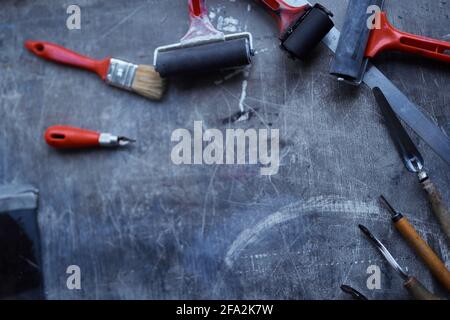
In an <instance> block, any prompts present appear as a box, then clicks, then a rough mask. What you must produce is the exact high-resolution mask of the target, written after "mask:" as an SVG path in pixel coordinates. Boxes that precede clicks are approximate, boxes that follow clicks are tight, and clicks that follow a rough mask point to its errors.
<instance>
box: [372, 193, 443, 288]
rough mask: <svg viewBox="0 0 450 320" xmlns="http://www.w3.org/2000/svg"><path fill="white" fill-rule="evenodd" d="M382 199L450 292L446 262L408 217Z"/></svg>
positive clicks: (404, 236) (416, 250)
mask: <svg viewBox="0 0 450 320" xmlns="http://www.w3.org/2000/svg"><path fill="white" fill-rule="evenodd" d="M380 200H381V202H382V203H383V204H384V205H385V206H386V208H387V209H388V210H389V211H390V213H391V217H392V222H393V223H394V225H395V228H396V229H397V230H398V231H399V232H400V234H401V235H402V236H403V238H405V240H406V241H407V242H408V244H409V245H410V246H411V247H412V248H413V249H414V251H415V252H416V253H417V255H419V256H420V258H421V259H422V260H423V262H424V263H425V264H426V265H427V267H428V269H430V271H431V273H432V274H433V275H434V276H435V277H436V279H438V280H439V282H440V283H441V284H442V285H443V286H444V287H445V288H446V289H447V291H449V292H450V271H448V269H447V268H446V266H445V264H444V262H442V260H441V259H440V258H439V257H438V256H437V255H436V253H435V252H434V251H433V249H431V248H430V246H429V245H428V243H426V242H425V240H423V239H422V237H421V236H420V235H419V234H418V233H417V231H416V229H415V228H414V227H413V226H412V225H411V224H410V223H409V221H408V219H406V218H405V217H404V216H403V215H402V214H401V213H400V212H398V211H396V210H395V209H394V208H393V207H392V206H391V205H390V203H389V202H388V201H387V200H386V199H385V198H384V197H383V196H381V197H380Z"/></svg>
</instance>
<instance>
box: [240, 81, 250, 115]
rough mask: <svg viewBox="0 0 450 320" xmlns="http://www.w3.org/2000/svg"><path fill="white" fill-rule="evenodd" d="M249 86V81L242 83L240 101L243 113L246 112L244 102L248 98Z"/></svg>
mask: <svg viewBox="0 0 450 320" xmlns="http://www.w3.org/2000/svg"><path fill="white" fill-rule="evenodd" d="M247 85H248V81H247V80H244V81H242V92H241V98H240V99H239V110H241V112H244V101H245V97H246V96H247Z"/></svg>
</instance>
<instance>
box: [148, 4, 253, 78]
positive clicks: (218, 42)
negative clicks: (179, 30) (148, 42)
mask: <svg viewBox="0 0 450 320" xmlns="http://www.w3.org/2000/svg"><path fill="white" fill-rule="evenodd" d="M188 4H189V18H190V26H189V30H188V32H187V33H186V35H185V36H184V37H183V38H182V39H181V40H180V43H177V44H172V45H168V46H162V47H158V48H157V49H156V50H155V52H154V58H153V59H154V61H153V62H154V66H155V68H156V70H157V71H158V72H159V74H160V75H161V76H162V77H163V78H168V77H173V76H179V75H186V74H195V73H205V72H213V71H218V70H221V69H231V68H238V67H243V66H246V65H249V64H250V63H251V57H252V56H253V55H254V50H253V39H252V35H251V34H250V33H249V32H243V33H236V34H226V35H225V34H224V33H223V32H221V31H219V30H217V29H216V28H214V26H213V25H212V24H211V21H210V20H209V18H208V12H207V9H206V5H205V0H189V1H188Z"/></svg>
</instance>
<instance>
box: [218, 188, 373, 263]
mask: <svg viewBox="0 0 450 320" xmlns="http://www.w3.org/2000/svg"><path fill="white" fill-rule="evenodd" d="M316 211H321V212H332V213H346V214H349V215H352V216H353V217H355V216H361V217H364V218H369V217H370V216H371V215H377V216H379V215H381V214H382V213H380V209H379V207H378V206H376V205H374V204H370V203H364V202H359V201H351V200H344V199H342V198H339V197H315V198H311V199H309V200H307V201H299V202H295V203H293V204H290V205H288V206H286V207H283V208H282V209H280V210H279V211H278V212H275V213H273V214H271V215H269V216H268V217H266V218H265V219H263V220H262V221H260V222H259V223H257V224H256V225H255V226H253V227H250V228H248V229H245V230H244V231H242V232H241V233H240V234H239V236H238V237H237V238H236V240H235V241H234V242H233V243H232V244H231V246H230V247H229V249H228V251H227V253H226V255H225V263H226V265H227V266H228V267H232V266H233V264H234V262H235V261H236V260H237V258H238V257H239V256H240V254H241V252H242V251H243V250H244V249H245V248H246V247H247V246H249V245H251V244H253V243H256V242H258V241H259V240H260V239H261V238H263V237H264V236H265V234H266V232H267V231H268V230H270V229H272V228H273V227H274V226H277V225H279V224H282V223H286V222H288V221H290V220H294V219H297V218H299V217H301V216H303V215H305V214H307V213H312V212H316Z"/></svg>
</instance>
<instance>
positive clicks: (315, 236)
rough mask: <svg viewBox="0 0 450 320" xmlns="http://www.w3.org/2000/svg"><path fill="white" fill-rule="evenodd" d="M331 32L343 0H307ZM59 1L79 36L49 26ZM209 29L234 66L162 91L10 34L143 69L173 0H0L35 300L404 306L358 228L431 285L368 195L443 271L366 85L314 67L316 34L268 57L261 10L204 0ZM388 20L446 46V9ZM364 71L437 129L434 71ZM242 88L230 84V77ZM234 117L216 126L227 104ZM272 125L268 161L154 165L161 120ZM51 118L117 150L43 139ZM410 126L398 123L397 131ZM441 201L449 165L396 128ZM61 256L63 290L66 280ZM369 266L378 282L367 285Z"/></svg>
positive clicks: (5, 112) (443, 80)
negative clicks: (73, 270) (385, 80)
mask: <svg viewBox="0 0 450 320" xmlns="http://www.w3.org/2000/svg"><path fill="white" fill-rule="evenodd" d="M321 3H322V4H324V5H325V6H327V7H328V8H330V9H331V10H332V11H333V12H334V13H335V17H334V21H335V22H336V25H337V27H338V28H339V29H341V28H342V23H343V19H344V14H345V9H346V4H347V1H345V0H322V1H321ZM71 4H77V5H79V6H80V8H81V29H80V30H69V29H68V28H67V27H66V19H67V17H68V14H67V13H66V9H67V7H68V6H69V5H71ZM207 4H208V6H209V9H210V12H211V13H212V14H211V17H212V21H213V24H214V25H218V27H219V28H220V29H223V30H226V31H227V32H228V31H234V30H235V31H250V32H252V33H253V36H254V40H255V47H256V50H257V54H256V56H255V58H254V64H253V66H252V67H251V68H249V69H247V70H245V71H244V72H238V73H233V72H231V71H225V72H221V73H218V74H214V75H209V76H207V77H203V78H201V79H190V80H189V81H182V80H176V81H172V82H171V83H170V85H169V88H168V92H167V94H166V97H165V99H164V100H163V101H162V102H153V101H149V100H146V99H144V98H141V97H139V96H137V95H134V94H131V93H127V92H125V91H122V90H118V89H115V88H112V87H110V86H107V85H105V84H104V83H102V81H100V80H99V79H98V78H97V76H96V75H94V74H90V73H86V72H83V71H80V70H76V69H70V68H66V67H62V66H59V65H56V64H52V63H49V62H45V61H43V60H40V59H38V58H36V57H35V56H33V55H32V54H31V53H29V52H28V51H27V50H26V49H24V48H23V42H24V40H26V39H39V40H46V41H52V42H56V43H58V44H61V45H64V46H66V47H69V48H71V49H73V50H76V51H79V52H82V53H84V54H86V55H90V56H93V57H96V58H103V57H104V56H108V55H112V56H114V57H117V58H123V59H126V60H129V61H133V62H136V63H143V64H151V63H152V61H153V50H154V49H155V48H156V47H158V46H160V45H164V44H171V43H176V42H178V40H179V39H180V38H181V36H183V35H184V33H185V32H186V30H187V24H188V20H187V7H186V1H184V0H177V1H169V0H167V1H157V0H133V1H106V0H89V1H88V0H78V1H72V0H71V1H67V0H63V1H57V0H39V1H31V0H3V1H1V4H0V49H1V50H0V68H1V70H0V98H1V100H0V131H1V136H2V139H0V183H1V184H10V183H14V184H19V183H27V184H28V183H31V184H33V185H34V186H36V187H37V188H39V190H40V210H39V225H40V230H41V237H42V250H43V271H44V276H45V288H46V295H47V297H48V298H50V299H109V298H112V299H168V298H169V299H178V298H189V299H227V298H233V299H234V298H242V299H266V298H270V299H347V298H348V297H347V296H346V295H345V294H344V293H342V292H341V291H340V289H339V286H340V285H341V284H342V283H346V284H349V285H351V286H353V287H355V288H357V289H359V290H360V291H361V292H362V293H364V294H365V295H367V296H368V297H369V298H370V299H407V298H408V294H407V292H406V291H405V290H404V289H403V288H402V280H401V279H400V277H398V276H397V274H395V273H394V271H393V270H392V269H391V268H390V267H389V266H388V265H387V264H386V263H385V262H384V261H383V259H382V257H381V256H380V255H379V254H378V252H377V251H376V250H375V249H374V247H373V246H372V245H371V244H370V243H369V242H368V241H367V240H366V239H365V238H364V236H363V235H362V234H361V232H360V231H359V230H358V228H357V225H358V224H359V223H362V224H364V225H366V226H367V227H369V228H370V229H372V230H373V232H374V233H375V234H376V235H378V236H379V237H380V239H382V240H384V242H385V244H386V246H388V248H389V249H390V250H391V251H392V253H393V255H394V256H396V257H397V258H398V261H399V262H400V263H401V264H402V265H403V266H404V267H406V268H407V270H408V271H409V272H410V273H411V274H413V275H415V276H416V277H417V278H419V279H420V280H421V281H422V282H423V283H424V284H425V285H426V286H427V287H428V288H429V289H430V290H431V291H434V292H436V293H438V294H441V295H444V292H443V289H442V287H441V286H440V285H439V283H437V282H436V281H435V280H434V279H433V278H432V277H431V275H430V273H429V272H428V271H427V269H426V268H425V266H424V265H423V264H422V263H421V262H420V261H418V260H417V258H416V256H415V254H414V252H413V251H412V250H411V249H410V248H409V247H408V246H407V245H406V244H405V242H404V241H403V240H402V238H401V237H400V236H399V234H398V232H397V231H396V230H395V229H394V228H393V226H392V225H391V223H390V219H389V215H388V212H387V211H386V210H385V209H383V208H382V207H381V206H380V204H379V202H378V200H377V198H378V196H379V195H380V194H384V195H386V197H387V198H388V199H390V200H391V202H392V203H393V204H394V206H395V207H396V208H398V209H399V210H401V211H403V212H405V213H407V216H408V218H409V219H410V221H411V222H412V223H413V224H414V225H415V226H416V228H417V229H418V230H419V232H420V233H421V234H422V235H423V236H424V237H425V239H426V240H427V241H428V242H429V243H430V245H431V246H432V247H433V248H434V249H435V250H436V251H437V253H438V254H439V255H440V256H441V257H442V258H443V260H444V261H445V262H446V264H447V266H450V250H449V247H448V244H446V242H445V238H444V235H443V233H442V232H441V230H440V228H439V226H438V224H437V223H436V220H435V219H434V217H433V215H432V212H431V210H430V208H429V204H428V202H427V200H426V198H425V194H424V192H423V191H422V190H421V187H420V185H419V184H418V182H417V178H416V176H415V175H414V174H410V173H408V172H407V171H406V169H405V168H404V166H403V164H402V162H401V160H400V158H399V156H398V155H397V153H396V151H395V148H394V145H393V143H392V142H391V140H390V137H389V135H388V132H387V129H386V127H385V126H384V125H383V121H382V119H381V114H380V111H379V109H378V106H377V104H376V102H375V100H374V98H373V96H372V93H371V91H370V90H369V89H368V88H367V87H365V86H361V87H360V88H352V87H348V86H347V85H345V84H339V83H338V82H337V81H336V80H335V78H333V77H332V76H330V75H329V74H328V71H329V66H330V63H331V60H332V57H333V56H332V53H331V52H330V51H329V50H328V49H327V48H326V47H324V46H323V45H320V47H319V48H317V50H316V52H315V53H314V57H313V58H311V59H310V60H309V61H308V62H299V61H292V60H290V59H289V58H287V56H286V55H285V54H284V53H283V52H282V51H280V50H279V48H278V40H277V33H278V32H277V29H276V25H275V23H274V21H273V20H272V19H271V17H270V16H269V15H267V14H266V13H265V12H264V10H262V9H261V8H260V7H258V6H257V5H256V4H255V3H254V2H253V1H251V0H239V1H231V0H222V1H219V0H209V1H208V3H207ZM385 7H386V10H387V12H388V16H389V19H390V20H391V22H392V23H393V24H394V25H395V26H396V27H398V28H399V29H401V30H405V31H409V32H413V33H417V34H422V35H427V36H432V37H435V38H440V39H444V40H447V41H450V34H449V32H450V18H449V15H450V2H449V1H429V0H398V1H393V0H387V1H386V4H385ZM375 64H376V65H377V66H378V67H379V68H380V69H381V70H382V71H383V72H384V73H385V74H386V75H387V76H388V77H389V78H390V79H391V80H392V81H393V82H394V83H395V84H396V85H397V86H398V87H399V88H400V89H401V90H402V91H403V92H404V93H405V94H406V95H407V96H408V97H410V99H411V100H412V101H414V102H415V103H417V105H419V106H420V107H421V109H422V110H423V112H424V113H425V114H427V115H428V116H429V117H430V118H431V119H432V120H433V121H434V122H435V123H436V124H437V125H438V126H439V127H440V128H441V129H442V130H443V131H445V132H446V133H447V135H448V134H449V133H450V68H449V67H448V66H445V65H443V64H442V63H437V62H434V61H427V60H423V59H420V58H416V57H412V56H407V55H404V54H397V53H389V54H383V55H382V56H381V57H379V58H377V59H376V60H375ZM245 86H246V87H245ZM240 101H241V102H243V104H241V107H244V109H245V110H254V112H253V113H252V115H253V116H252V117H249V119H248V120H246V121H240V122H229V121H228V122H227V121H224V119H227V118H229V117H230V116H232V115H233V114H235V113H236V112H238V111H239V110H240V109H239V108H240ZM194 121H203V125H204V127H205V128H217V129H219V130H222V131H224V130H225V129H226V128H243V129H246V128H274V129H279V130H280V162H281V163H280V169H279V173H278V174H277V175H273V176H262V175H260V170H259V169H260V166H258V165H212V166H208V165H191V166H189V165H181V166H177V165H175V164H173V163H172V161H171V158H170V154H171V151H172V148H173V146H174V145H175V143H174V142H171V140H170V138H171V134H172V132H173V131H174V130H175V129H177V128H186V129H188V130H190V131H192V130H193V125H194ZM54 124H70V125H73V126H78V127H83V128H89V129H95V130H100V131H103V132H105V131H106V132H111V133H117V134H121V135H122V134H123V135H125V136H129V137H132V138H136V139H137V143H136V144H135V145H134V146H132V147H130V148H122V149H120V150H105V149H102V150H91V151H77V152H58V151H56V150H54V149H52V148H50V147H49V146H48V145H47V144H46V143H45V141H44V139H43V133H44V131H45V129H46V128H47V127H49V126H51V125H54ZM410 133H411V132H410ZM411 136H412V138H413V140H414V142H415V143H417V145H418V148H419V149H420V151H421V152H422V154H423V156H424V158H425V165H426V168H427V169H428V172H429V175H430V176H431V177H432V178H433V179H434V181H435V183H436V185H437V186H438V187H439V188H440V189H441V192H442V193H443V196H444V199H445V201H446V202H447V203H450V188H449V187H450V171H449V167H448V166H447V165H446V164H445V163H444V161H443V160H441V159H440V158H439V157H438V156H437V155H436V154H435V153H434V152H433V151H432V150H431V149H430V148H429V147H428V146H427V145H426V144H425V143H424V142H423V141H422V140H421V139H419V138H418V137H417V136H416V135H415V134H413V133H412V134H411ZM69 265H78V266H79V267H80V269H81V285H82V288H81V290H69V289H68V288H67V286H66V280H67V277H68V274H66V269H67V267H68V266H69ZM370 265H377V266H379V267H380V269H381V288H380V289H378V290H369V289H368V288H367V286H366V280H367V278H368V276H369V274H367V273H366V271H367V268H368V267H369V266H370Z"/></svg>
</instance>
